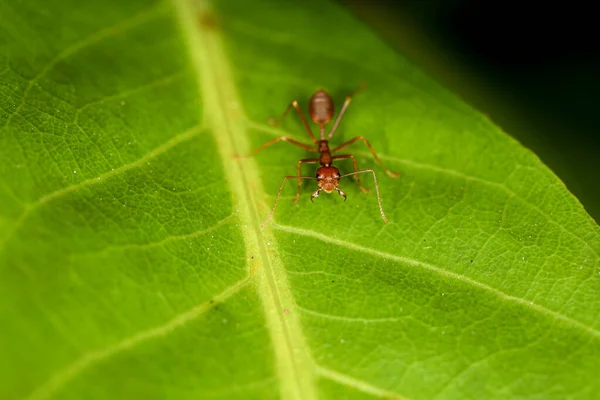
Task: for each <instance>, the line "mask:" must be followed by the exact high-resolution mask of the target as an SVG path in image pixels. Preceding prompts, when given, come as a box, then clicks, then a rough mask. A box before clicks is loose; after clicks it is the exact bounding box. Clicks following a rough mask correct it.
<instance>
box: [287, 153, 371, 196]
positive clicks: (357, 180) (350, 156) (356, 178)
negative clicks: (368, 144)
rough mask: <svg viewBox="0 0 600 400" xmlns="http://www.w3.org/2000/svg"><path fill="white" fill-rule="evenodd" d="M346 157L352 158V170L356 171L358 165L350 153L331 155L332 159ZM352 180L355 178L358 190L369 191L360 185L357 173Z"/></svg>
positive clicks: (343, 158)
mask: <svg viewBox="0 0 600 400" xmlns="http://www.w3.org/2000/svg"><path fill="white" fill-rule="evenodd" d="M347 158H351V159H352V163H353V164H354V172H356V171H358V165H357V164H356V158H354V156H353V155H352V154H344V155H340V156H333V158H332V160H345V159H347ZM298 175H300V174H298ZM354 180H356V183H357V184H358V187H359V188H360V190H362V191H363V192H365V193H369V189H367V188H366V187H364V186H363V185H361V183H360V177H359V176H358V174H356V175H354Z"/></svg>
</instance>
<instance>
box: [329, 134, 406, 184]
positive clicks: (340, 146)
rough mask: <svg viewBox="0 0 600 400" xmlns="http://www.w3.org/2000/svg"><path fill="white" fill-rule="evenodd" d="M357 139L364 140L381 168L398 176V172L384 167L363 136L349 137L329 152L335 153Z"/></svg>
mask: <svg viewBox="0 0 600 400" xmlns="http://www.w3.org/2000/svg"><path fill="white" fill-rule="evenodd" d="M359 140H362V141H363V142H365V145H366V146H367V147H368V148H369V150H370V151H371V154H373V158H375V161H377V162H378V163H379V165H381V168H383V170H384V171H385V173H386V174H388V175H389V176H391V177H392V178H398V177H399V176H400V173H399V172H392V171H390V170H389V169H387V168H386V166H385V165H384V164H383V161H381V159H380V158H379V156H378V155H377V153H376V152H375V149H374V148H373V146H372V145H371V143H369V141H368V140H367V139H366V138H365V137H364V136H357V137H355V138H353V139H350V140H348V141H347V142H346V143H343V144H341V145H339V146H338V147H336V148H335V149H333V150H331V152H332V153H335V152H337V151H339V150H341V149H343V148H344V147H346V146H350V145H351V144H352V143H354V142H356V141H359Z"/></svg>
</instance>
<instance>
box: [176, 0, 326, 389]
mask: <svg viewBox="0 0 600 400" xmlns="http://www.w3.org/2000/svg"><path fill="white" fill-rule="evenodd" d="M173 4H174V6H175V9H176V11H177V18H178V20H179V23H180V25H181V28H182V31H183V34H184V36H185V37H186V39H187V44H188V46H189V48H188V50H189V53H190V57H191V59H192V63H193V64H194V70H195V72H196V75H197V81H198V85H199V86H198V90H199V92H200V94H201V97H202V99H203V102H202V103H203V107H204V115H203V125H205V126H207V127H209V128H212V129H211V130H212V132H213V134H214V135H215V140H216V143H217V146H218V149H219V153H220V156H221V160H222V162H223V170H224V171H225V178H226V180H227V183H228V185H229V187H230V188H231V191H232V194H233V203H234V207H236V208H237V209H238V210H239V212H238V216H239V218H240V220H241V224H240V226H241V229H242V234H243V237H244V244H245V247H246V257H247V260H248V269H249V273H250V274H251V275H252V277H253V281H254V286H255V288H256V290H257V293H258V294H259V296H260V298H261V300H262V304H263V306H264V309H265V316H266V325H267V327H268V329H269V332H270V335H271V340H272V343H273V350H274V356H275V369H276V373H277V375H278V377H279V382H280V393H281V397H282V398H292V399H316V398H317V389H316V377H315V365H314V362H313V361H312V358H311V355H310V352H309V350H308V347H307V345H306V340H305V338H304V334H303V332H302V328H301V325H300V318H299V316H298V315H297V314H298V313H297V312H295V310H294V303H295V302H294V298H293V296H292V293H291V290H290V287H289V285H288V282H287V277H286V273H285V269H284V268H283V263H282V261H281V259H280V258H279V255H278V250H277V249H278V247H277V243H276V241H275V238H274V236H273V233H272V231H271V230H270V228H267V229H264V230H262V231H261V230H258V226H259V225H260V220H259V218H260V217H259V216H260V212H259V210H258V209H257V207H256V204H257V202H256V201H255V199H254V198H253V195H252V193H263V192H264V190H263V189H262V187H261V184H260V177H259V173H258V166H257V164H256V162H255V161H254V160H244V161H243V165H242V164H240V162H234V160H233V157H232V156H233V155H234V154H247V153H248V152H249V141H248V134H247V127H246V124H245V121H246V117H245V116H244V113H243V110H242V108H241V107H242V102H241V99H240V97H239V96H238V94H237V91H236V89H235V84H234V80H233V78H232V74H231V73H230V68H229V65H228V61H227V56H226V54H225V51H224V47H223V44H222V42H221V38H220V36H219V34H218V32H217V31H216V30H215V29H214V27H213V26H211V25H210V24H207V25H203V24H202V23H201V22H200V24H198V21H205V20H212V19H213V18H212V14H211V10H210V8H209V5H208V4H207V2H206V1H200V2H198V5H197V7H196V8H194V7H193V5H192V4H191V2H189V1H187V0H173ZM233 105H235V107H233ZM250 183H252V184H251V185H250ZM251 187H252V190H251V189H250V188H251ZM254 254H257V255H259V257H258V259H257V261H259V262H256V261H253V260H252V256H253V255H254ZM286 309H287V310H288V312H285V310H286ZM290 309H291V310H292V311H291V312H289V310H290Z"/></svg>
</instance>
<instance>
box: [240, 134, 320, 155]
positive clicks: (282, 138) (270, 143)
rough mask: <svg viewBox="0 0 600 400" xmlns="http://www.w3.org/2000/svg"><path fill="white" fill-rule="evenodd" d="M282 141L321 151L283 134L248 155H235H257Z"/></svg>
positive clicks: (311, 150)
mask: <svg viewBox="0 0 600 400" xmlns="http://www.w3.org/2000/svg"><path fill="white" fill-rule="evenodd" d="M280 141H284V142H288V143H291V144H293V145H295V146H298V147H301V148H303V149H304V150H308V151H310V152H313V153H318V152H319V150H318V149H315V148H313V147H310V146H309V145H307V144H304V143H300V142H298V141H297V140H294V139H290V138H289V137H287V136H281V137H278V138H275V139H273V140H271V141H270V142H267V143H265V144H263V145H262V146H260V147H259V148H258V149H256V150H254V151H253V152H251V153H250V154H248V155H246V156H235V157H236V158H248V157H252V156H254V155H256V154H258V153H260V152H261V151H263V150H264V149H266V148H267V147H269V146H272V145H274V144H275V143H277V142H280Z"/></svg>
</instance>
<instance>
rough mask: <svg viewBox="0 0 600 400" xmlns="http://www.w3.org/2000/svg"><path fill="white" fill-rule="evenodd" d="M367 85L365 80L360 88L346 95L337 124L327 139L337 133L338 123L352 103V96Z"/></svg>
mask: <svg viewBox="0 0 600 400" xmlns="http://www.w3.org/2000/svg"><path fill="white" fill-rule="evenodd" d="M365 86H366V85H365V83H364V82H363V83H361V84H360V86H359V87H358V88H356V89H355V90H354V91H353V92H352V93H350V94H349V95H348V96H346V101H344V105H343V106H342V109H341V110H340V113H339V114H338V117H337V119H336V120H335V124H333V128H331V132H329V136H327V140H329V139H331V138H332V137H333V134H334V133H335V131H336V129H337V127H338V125H339V124H340V121H341V120H342V117H343V116H344V113H345V112H346V108H348V106H349V105H350V102H351V101H352V97H354V95H356V93H358V92H360V91H361V90H362V89H364V88H365Z"/></svg>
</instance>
